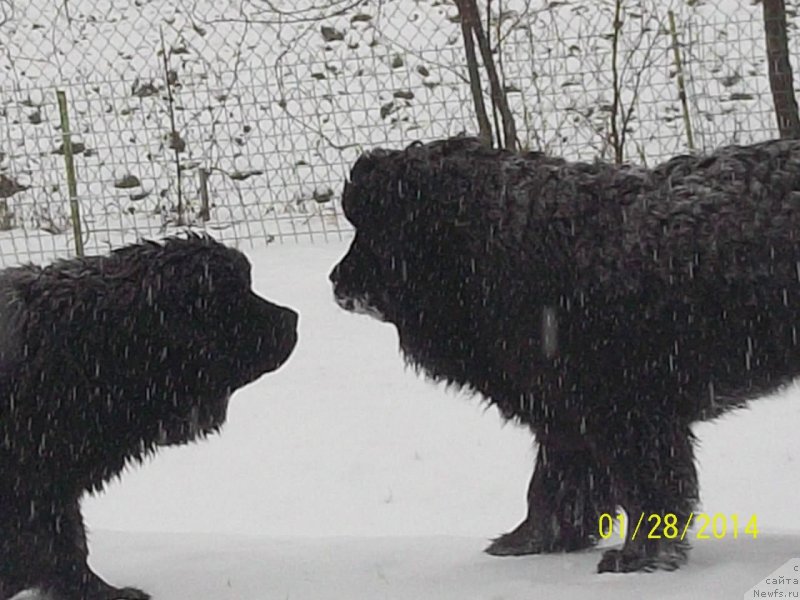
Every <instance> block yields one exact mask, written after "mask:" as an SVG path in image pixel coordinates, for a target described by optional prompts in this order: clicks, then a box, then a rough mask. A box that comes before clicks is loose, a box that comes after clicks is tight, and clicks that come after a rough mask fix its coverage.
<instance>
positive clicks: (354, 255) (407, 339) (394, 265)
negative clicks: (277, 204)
mask: <svg viewBox="0 0 800 600" xmlns="http://www.w3.org/2000/svg"><path fill="white" fill-rule="evenodd" d="M479 145H480V143H479V142H477V141H476V140H474V139H468V138H465V139H463V140H462V139H456V140H450V141H448V142H444V143H442V144H439V145H427V146H421V145H412V146H410V147H409V148H407V149H405V150H403V151H387V150H376V151H373V152H370V153H368V154H365V155H362V156H361V157H360V158H359V159H358V161H356V163H355V165H354V166H353V168H352V170H351V172H350V178H349V181H348V182H347V183H346V184H345V188H344V192H343V195H342V207H343V210H344V213H345V215H346V216H347V218H348V220H349V221H350V222H351V223H352V224H353V226H354V227H355V237H354V239H353V241H352V243H351V245H350V248H349V250H348V252H347V254H346V255H345V256H344V257H343V258H342V259H341V261H340V262H339V263H338V264H337V265H336V266H335V267H334V269H333V271H332V272H331V273H330V280H331V282H332V284H333V291H334V296H335V299H336V301H337V303H338V304H339V305H340V306H342V307H343V308H345V309H346V310H349V311H353V312H360V313H364V314H368V315H370V316H373V317H376V318H378V319H380V320H383V321H387V322H390V323H393V324H394V325H395V326H396V327H397V329H398V333H399V335H400V342H401V346H402V347H403V349H404V351H405V352H406V354H407V356H410V357H411V358H412V359H414V358H417V359H421V361H420V362H423V363H425V362H427V360H426V359H425V358H423V356H424V355H425V354H426V352H425V351H424V349H423V347H422V346H423V345H424V344H426V343H429V342H430V340H431V338H432V337H433V336H439V334H441V336H440V337H441V338H446V337H448V336H449V337H450V338H452V336H451V335H450V330H452V329H456V328H458V327H461V323H462V321H463V318H462V317H463V316H464V315H463V313H465V312H466V311H465V306H466V304H465V303H466V302H474V298H470V299H469V300H467V299H466V298H465V294H470V293H471V291H470V290H473V291H474V286H473V284H474V283H475V273H474V271H473V270H472V269H471V266H470V265H471V264H472V263H473V261H472V259H471V256H473V255H472V254H471V252H472V248H468V247H466V246H465V243H467V242H466V241H468V240H469V238H470V235H471V234H470V232H469V231H467V230H466V228H464V227H462V226H461V222H460V220H461V219H462V218H463V219H467V218H468V215H467V212H468V210H471V208H470V207H469V206H468V205H469V199H470V197H471V191H470V190H469V189H468V187H469V186H470V185H472V184H471V181H470V177H469V175H471V173H466V171H465V170H464V169H463V168H462V165H461V164H460V163H459V160H458V159H455V155H456V154H457V153H460V152H468V153H469V152H472V151H476V147H479ZM461 162H462V163H463V161H461ZM465 173H466V176H465ZM474 221H478V219H474ZM465 240H466V241H465ZM471 286H472V287H471ZM454 351H455V349H445V348H440V349H439V350H438V352H439V354H451V355H452V354H453V352H454Z"/></svg>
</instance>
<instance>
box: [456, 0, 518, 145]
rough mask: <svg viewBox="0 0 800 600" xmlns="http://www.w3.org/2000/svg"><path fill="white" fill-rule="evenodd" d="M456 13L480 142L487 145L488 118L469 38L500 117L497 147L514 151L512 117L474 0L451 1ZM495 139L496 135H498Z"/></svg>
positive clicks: (489, 128)
mask: <svg viewBox="0 0 800 600" xmlns="http://www.w3.org/2000/svg"><path fill="white" fill-rule="evenodd" d="M455 2H456V7H457V8H458V14H459V16H460V18H461V33H462V35H463V36H464V49H465V51H466V54H467V68H468V70H469V76H470V88H471V90H472V97H473V100H474V102H475V110H476V113H477V116H478V127H479V128H480V135H481V139H483V140H484V141H486V142H488V143H491V141H492V129H491V124H490V122H489V118H488V116H487V114H486V106H485V104H484V102H483V95H482V91H481V84H480V71H479V70H478V62H477V57H476V56H475V42H474V40H473V38H472V36H473V35H474V36H475V39H476V40H477V41H478V47H479V49H480V52H481V58H482V59H483V66H484V68H485V69H486V74H487V75H488V77H489V86H490V90H491V96H492V102H493V103H494V104H495V106H496V107H497V109H498V110H499V111H500V114H501V116H502V118H503V134H504V135H503V137H504V140H503V141H502V143H501V145H502V146H504V147H505V148H509V149H512V150H513V149H515V148H516V146H517V131H516V126H515V124H514V116H513V115H512V114H511V109H510V108H509V106H508V99H507V98H506V94H505V90H503V89H502V86H501V85H500V78H499V77H498V75H497V69H496V68H495V65H494V59H493V58H492V50H491V48H490V47H489V42H488V40H487V38H486V35H485V34H484V31H483V26H482V25H481V20H480V12H479V11H478V5H477V4H476V2H475V0H455ZM498 137H499V132H498Z"/></svg>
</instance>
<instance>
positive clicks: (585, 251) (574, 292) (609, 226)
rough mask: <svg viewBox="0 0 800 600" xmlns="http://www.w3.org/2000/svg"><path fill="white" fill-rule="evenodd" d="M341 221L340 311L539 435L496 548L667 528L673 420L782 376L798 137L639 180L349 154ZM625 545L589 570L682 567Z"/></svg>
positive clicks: (463, 146)
mask: <svg viewBox="0 0 800 600" xmlns="http://www.w3.org/2000/svg"><path fill="white" fill-rule="evenodd" d="M343 207H344V211H345V214H346V216H347V218H348V219H349V220H350V221H351V223H352V224H353V225H354V226H355V229H356V235H355V239H354V240H353V242H352V245H351V247H350V250H349V252H348V253H347V255H346V256H345V257H344V258H343V259H342V261H341V262H340V263H339V264H338V265H337V266H336V267H335V269H334V270H333V272H332V273H331V280H332V282H333V284H334V290H335V295H336V298H337V301H338V302H339V303H340V304H341V305H342V306H344V307H345V308H347V309H349V310H356V311H364V312H369V313H371V314H373V315H376V314H377V315H379V316H380V317H381V318H382V319H384V320H386V321H389V322H391V323H393V324H394V325H395V326H396V327H397V330H398V333H399V338H400V345H401V348H402V350H403V352H404V354H405V356H406V357H407V359H408V360H409V361H410V362H411V363H413V364H414V365H416V366H419V367H421V368H422V369H423V370H424V371H426V372H427V373H428V374H429V375H430V376H432V377H433V378H434V379H437V380H444V381H446V382H449V383H452V384H456V385H460V386H466V387H468V388H471V389H473V390H475V391H477V392H479V393H480V394H482V395H483V396H485V397H486V398H487V399H489V401H490V402H492V403H493V404H494V405H496V406H497V407H498V408H499V409H500V411H501V412H502V414H503V415H504V416H505V417H506V418H508V419H515V420H517V421H520V422H522V423H525V424H527V425H528V426H529V427H530V428H531V429H532V431H533V432H534V434H535V436H536V438H537V440H538V443H539V450H538V456H537V458H536V466H535V469H534V474H533V478H532V480H531V482H530V487H529V491H528V506H529V510H528V516H527V518H526V519H525V520H524V521H523V523H522V524H521V525H520V526H519V527H518V528H517V529H515V530H514V531H512V532H511V533H508V534H506V535H504V536H501V537H500V538H498V539H497V540H495V542H494V543H493V544H492V545H491V546H490V547H489V548H488V549H487V551H489V552H490V553H492V554H525V553H540V552H559V551H570V550H578V549H581V548H586V547H589V546H591V545H592V544H594V543H595V541H596V539H597V535H596V534H597V532H598V519H599V517H600V515H602V514H603V513H610V514H612V515H613V514H614V513H615V510H616V507H617V506H620V505H621V506H622V507H623V508H624V509H625V511H626V512H627V514H628V518H629V520H630V521H631V522H632V523H633V524H635V523H636V522H637V520H638V519H639V516H640V515H642V514H643V515H644V519H645V521H644V522H645V525H646V527H647V530H648V531H649V529H650V528H651V527H653V526H654V525H656V522H655V518H651V516H652V515H657V516H658V517H660V518H662V519H663V517H664V516H665V515H667V514H670V513H671V514H674V515H676V516H677V521H678V524H679V525H678V526H679V527H682V526H683V525H684V524H685V523H686V519H687V518H688V517H689V514H690V513H691V511H692V510H693V509H694V507H695V506H696V503H697V500H698V484H697V475H696V471H695V465H694V457H693V438H692V434H691V431H690V425H691V423H692V422H694V421H698V420H701V419H707V418H712V417H714V416H717V415H719V414H721V413H722V412H723V411H725V410H727V409H730V408H732V407H735V406H741V405H742V404H743V402H744V401H746V400H747V399H749V398H752V397H754V396H757V395H760V394H763V393H765V392H767V391H770V390H773V389H775V388H777V387H779V386H781V385H782V384H784V383H787V382H789V381H790V380H791V379H792V378H793V377H794V376H795V375H797V374H798V373H799V372H800V347H799V346H798V343H797V341H798V332H797V326H798V324H800V282H799V281H798V280H799V278H800V246H798V236H800V141H788V140H787V141H773V142H766V143H761V144H756V145H752V146H730V147H726V148H722V149H720V150H719V151H717V152H715V153H713V154H711V155H708V156H679V157H676V158H674V159H672V160H670V161H668V162H666V163H664V164H661V165H659V166H658V167H656V168H654V169H645V168H638V167H633V166H613V165H609V164H603V163H595V164H586V163H571V162H567V161H564V160H560V159H557V158H551V157H548V156H545V155H543V154H540V153H526V154H513V153H511V152H507V151H503V150H494V149H490V148H487V147H485V146H482V145H481V143H480V142H479V141H478V140H476V139H474V138H454V139H450V140H445V141H438V142H434V143H430V144H425V145H421V144H413V145H411V146H409V147H408V148H406V149H405V150H403V151H390V150H375V151H373V152H370V153H367V154H365V155H363V156H362V157H361V158H359V159H358V161H357V162H356V163H355V165H354V166H353V168H352V171H351V174H350V181H349V182H348V183H347V184H346V186H345V190H344V195H343ZM633 529H634V527H633V526H631V527H629V528H628V532H629V535H628V538H627V539H626V541H625V544H624V547H623V548H622V549H621V550H620V549H612V550H609V551H607V552H606V553H605V554H604V555H603V558H602V559H601V561H600V564H599V566H598V568H599V570H600V571H632V570H650V569H654V568H665V569H672V568H676V567H678V566H679V565H680V564H681V563H683V562H684V561H685V559H686V556H687V550H688V547H687V545H686V544H684V543H681V542H680V541H675V540H671V539H666V538H664V537H662V539H648V537H647V536H646V535H640V536H638V537H637V538H636V539H632V537H631V532H632V531H633ZM655 531H656V532H657V533H658V532H661V533H662V534H663V533H664V531H663V522H662V525H661V529H658V528H657V529H656V530H655Z"/></svg>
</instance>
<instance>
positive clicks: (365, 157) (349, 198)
mask: <svg viewBox="0 0 800 600" xmlns="http://www.w3.org/2000/svg"><path fill="white" fill-rule="evenodd" d="M395 154H398V153H397V152H392V151H389V150H383V149H381V148H378V149H375V150H372V151H370V152H366V153H364V154H362V155H361V156H360V157H359V158H358V160H356V162H355V164H354V165H353V167H352V168H351V169H350V178H349V179H348V180H346V181H345V184H344V190H343V191H342V210H344V214H345V216H346V217H347V219H348V220H349V221H350V222H351V223H352V224H353V225H354V226H355V227H356V228H358V227H362V226H364V224H365V223H368V222H375V219H376V218H380V215H381V214H383V213H384V212H385V210H386V208H387V203H388V202H390V201H391V196H392V190H391V187H392V179H393V170H392V168H391V164H392V160H391V159H392V156H393V155H395Z"/></svg>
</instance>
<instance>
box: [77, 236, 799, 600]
mask: <svg viewBox="0 0 800 600" xmlns="http://www.w3.org/2000/svg"><path fill="white" fill-rule="evenodd" d="M346 247H347V242H339V243H331V244H326V245H312V244H286V245H277V244H274V245H271V246H269V247H266V248H262V249H257V250H248V249H247V248H244V251H245V252H246V253H247V254H248V255H249V256H250V258H251V260H252V261H253V263H254V282H255V283H254V286H255V288H256V290H257V291H258V292H259V293H261V294H262V295H264V296H266V297H268V298H270V299H272V300H275V301H277V302H282V303H286V304H289V305H291V306H293V307H295V308H296V309H298V310H299V311H300V313H301V322H300V338H301V339H300V343H299V345H298V347H297V350H296V351H295V354H294V355H293V357H292V359H290V361H289V362H288V363H287V364H286V365H285V366H284V367H283V368H282V369H281V370H280V371H278V372H277V373H275V374H272V375H268V376H265V377H263V378H262V379H261V380H259V381H258V382H256V383H254V384H252V385H250V386H248V387H247V388H244V389H243V390H241V391H240V392H239V393H237V394H236V395H235V396H234V398H233V400H232V402H231V406H230V411H229V419H228V423H227V425H226V426H225V428H224V429H223V431H222V434H221V435H220V436H217V437H215V438H213V439H210V440H207V441H205V442H203V443H200V444H194V445H189V446H184V447H180V448H170V449H165V450H162V452H161V453H160V454H159V455H158V456H157V457H156V458H155V459H154V460H152V461H151V462H150V463H149V464H146V465H144V466H143V467H141V468H138V469H135V470H131V471H129V472H128V473H127V474H126V475H125V476H124V477H123V478H122V481H121V482H118V483H115V484H113V485H111V486H110V487H109V488H108V490H107V492H106V493H104V494H102V495H101V496H99V497H95V498H88V499H86V501H85V502H84V511H85V515H86V518H87V522H88V524H89V526H90V528H91V529H92V533H91V538H90V551H91V557H90V562H91V564H92V566H93V567H94V568H95V569H96V570H97V571H98V572H99V573H101V574H102V575H103V576H105V577H106V578H107V579H109V580H110V581H111V582H113V583H115V584H118V585H137V586H140V587H142V588H145V589H146V590H148V591H149V592H151V593H152V594H153V597H154V600H184V599H186V600H189V599H191V600H226V599H231V600H273V599H275V600H340V599H341V600H356V599H362V598H363V599H370V600H372V599H378V598H380V599H386V600H399V599H408V600H412V599H413V600H449V599H452V600H472V599H475V600H478V599H481V600H531V599H535V598H565V599H573V598H574V599H587V598H593V599H594V598H598V599H602V598H614V599H616V600H620V599H627V598H631V599H633V598H712V599H713V598H741V597H743V595H744V594H745V592H747V591H748V589H749V588H750V587H751V586H753V585H755V584H756V583H757V582H759V581H760V580H761V579H762V578H764V577H765V576H766V575H767V574H768V573H770V572H772V571H774V570H775V569H777V568H778V567H779V566H780V565H781V564H783V563H784V562H786V561H787V560H788V559H790V558H792V557H798V556H800V511H798V509H797V507H798V504H800V503H798V500H800V441H798V440H800V435H798V434H800V398H798V392H797V391H793V392H789V393H786V394H783V395H781V396H779V397H776V398H771V399H764V400H761V401H759V402H756V403H754V404H753V405H752V407H751V408H750V409H749V410H745V411H741V412H739V413H737V414H733V415H728V416H726V417H724V418H723V419H720V420H719V421H717V422H715V423H705V424H702V425H700V426H698V427H696V429H695V432H696V433H697V435H698V437H699V439H700V447H699V449H698V459H699V467H700V482H701V495H702V501H703V510H705V511H706V512H708V513H723V514H725V515H731V514H733V513H738V514H739V515H740V516H745V515H746V516H747V518H749V517H750V516H751V515H752V514H756V515H757V518H758V526H759V534H758V537H757V539H755V540H753V539H751V538H750V537H745V536H740V537H739V539H736V540H734V539H732V538H731V537H730V536H728V537H725V538H724V539H722V540H716V539H713V538H712V539H711V540H708V541H695V543H694V547H695V549H694V551H693V553H692V556H691V559H690V564H689V565H688V566H687V567H685V568H684V569H682V570H681V571H679V572H677V573H655V574H634V575H609V574H604V575H597V574H595V565H596V563H597V561H598V559H599V557H600V553H601V552H602V550H592V551H589V552H584V553H578V554H572V555H556V556H532V557H521V558H495V557H491V556H487V555H485V554H483V553H482V549H483V547H484V546H485V545H486V543H487V540H488V538H490V537H492V536H494V535H497V534H498V533H501V532H504V531H507V530H508V529H510V528H511V527H513V526H515V525H516V524H517V523H518V521H519V520H521V518H522V517H523V515H524V513H525V490H526V487H527V483H528V478H529V476H530V471H531V467H532V461H533V456H534V453H533V449H534V447H533V445H532V443H531V439H530V436H529V435H528V434H527V433H526V432H525V431H523V430H520V429H517V428H515V427H513V426H510V425H506V426H504V425H503V424H502V422H501V420H500V418H499V416H498V415H497V414H496V412H495V411H494V410H493V409H488V410H487V409H486V408H485V406H484V405H482V404H481V403H480V401H479V400H478V399H475V398H467V397H464V396H460V395H457V394H455V393H452V392H448V391H446V390H445V389H444V388H442V387H441V386H436V385H433V384H431V383H428V382H425V381H423V380H421V379H420V378H418V377H417V376H416V375H415V374H414V373H413V372H412V371H411V370H407V369H405V368H404V366H403V362H402V360H401V358H400V357H399V355H398V352H397V340H396V335H395V332H394V329H393V328H392V327H390V326H387V325H385V324H381V323H378V322H376V321H373V320H371V319H369V318H366V317H363V316H358V315H352V314H349V313H346V312H344V311H342V310H341V309H339V308H338V307H337V306H336V305H335V304H334V303H333V301H332V298H331V291H330V286H329V284H328V281H327V274H328V272H329V270H330V268H331V267H332V266H333V264H335V262H336V261H337V260H338V258H339V257H340V256H341V255H342V254H343V253H344V252H345V250H346ZM747 597H753V595H752V593H750V594H749V595H748V596H747Z"/></svg>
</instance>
